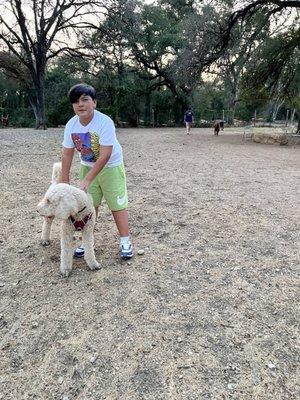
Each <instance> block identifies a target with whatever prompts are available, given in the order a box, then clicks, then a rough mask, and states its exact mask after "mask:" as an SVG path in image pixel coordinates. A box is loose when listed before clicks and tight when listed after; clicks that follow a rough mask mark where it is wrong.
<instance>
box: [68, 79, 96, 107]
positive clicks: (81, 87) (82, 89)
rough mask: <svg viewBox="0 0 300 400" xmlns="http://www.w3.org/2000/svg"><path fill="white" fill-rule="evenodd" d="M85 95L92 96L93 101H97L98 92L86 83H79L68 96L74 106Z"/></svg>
mask: <svg viewBox="0 0 300 400" xmlns="http://www.w3.org/2000/svg"><path fill="white" fill-rule="evenodd" d="M83 94H85V95H87V96H91V98H92V99H93V100H95V99H96V90H95V89H94V88H93V86H90V85H87V84H86V83H78V84H77V85H74V86H72V87H71V89H70V90H69V93H68V96H69V100H70V102H71V103H72V104H73V103H76V101H77V100H78V99H79V97H80V96H82V95H83Z"/></svg>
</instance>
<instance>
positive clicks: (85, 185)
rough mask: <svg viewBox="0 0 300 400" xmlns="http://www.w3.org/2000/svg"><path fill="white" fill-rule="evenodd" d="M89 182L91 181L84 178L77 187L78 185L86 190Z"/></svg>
mask: <svg viewBox="0 0 300 400" xmlns="http://www.w3.org/2000/svg"><path fill="white" fill-rule="evenodd" d="M90 183H91V182H89V181H87V180H86V179H84V180H83V181H81V182H80V184H79V187H80V189H81V190H83V191H84V192H87V190H88V187H89V185H90Z"/></svg>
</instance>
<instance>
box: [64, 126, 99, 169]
mask: <svg viewBox="0 0 300 400" xmlns="http://www.w3.org/2000/svg"><path fill="white" fill-rule="evenodd" d="M71 137H72V140H73V143H74V145H75V148H76V150H77V151H79V152H80V154H81V159H82V161H89V162H95V161H97V160H98V158H99V154H100V143H99V136H98V135H97V134H96V133H94V132H86V133H72V134H71Z"/></svg>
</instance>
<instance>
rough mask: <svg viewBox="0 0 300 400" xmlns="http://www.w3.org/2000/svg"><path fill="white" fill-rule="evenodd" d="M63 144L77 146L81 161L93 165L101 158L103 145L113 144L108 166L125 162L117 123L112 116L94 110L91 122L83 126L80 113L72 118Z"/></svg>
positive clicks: (89, 165) (69, 146)
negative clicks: (117, 131) (118, 137)
mask: <svg viewBox="0 0 300 400" xmlns="http://www.w3.org/2000/svg"><path fill="white" fill-rule="evenodd" d="M62 145H63V146H64V147H66V148H69V149H70V148H76V150H78V152H79V157H80V162H81V164H83V165H87V166H88V167H92V166H93V165H94V163H95V162H96V161H97V159H98V158H99V155H100V152H101V145H102V146H113V149H112V153H111V156H110V159H109V160H108V162H107V164H106V166H107V167H116V166H117V165H120V164H122V162H123V153H122V147H121V145H120V143H119V142H118V140H117V137H116V131H115V125H114V123H113V121H112V119H111V118H109V117H108V116H107V115H105V114H102V113H101V112H100V111H97V110H94V116H93V119H92V120H91V122H90V123H89V124H88V125H86V126H83V125H81V123H80V121H79V117H78V115H75V116H74V117H73V118H71V119H70V120H69V121H68V123H67V125H66V127H65V132H64V140H63V143H62Z"/></svg>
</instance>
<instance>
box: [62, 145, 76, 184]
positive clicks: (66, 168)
mask: <svg viewBox="0 0 300 400" xmlns="http://www.w3.org/2000/svg"><path fill="white" fill-rule="evenodd" d="M73 155H74V148H67V147H63V148H62V152H61V183H69V182H70V169H71V165H72V160H73Z"/></svg>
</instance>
